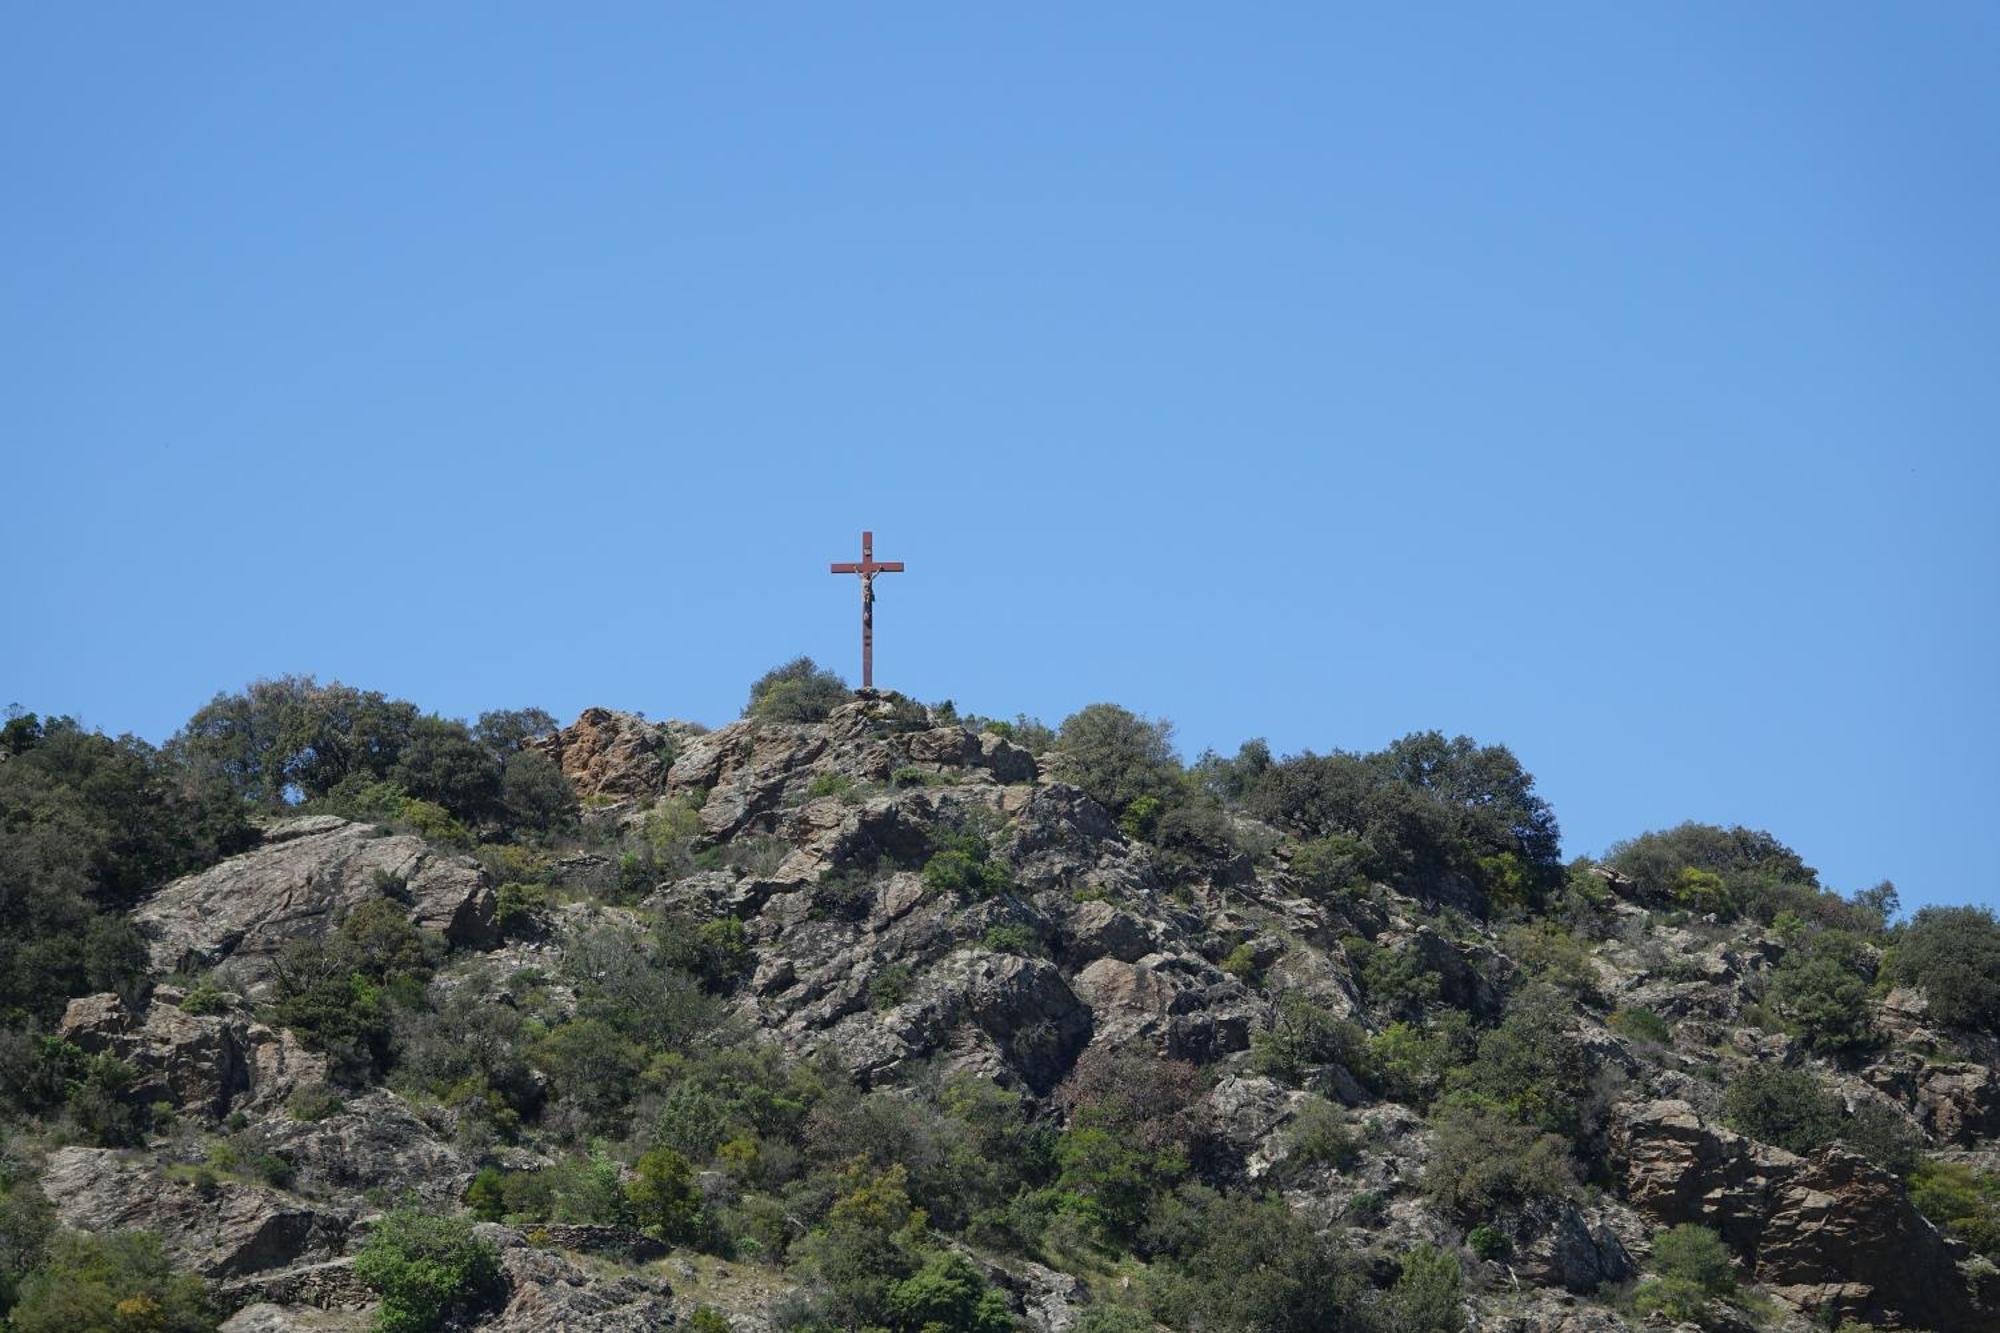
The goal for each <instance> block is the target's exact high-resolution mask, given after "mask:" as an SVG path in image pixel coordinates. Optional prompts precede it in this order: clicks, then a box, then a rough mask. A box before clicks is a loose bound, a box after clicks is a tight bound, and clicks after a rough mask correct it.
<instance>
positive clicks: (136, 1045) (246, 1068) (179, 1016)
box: [58, 987, 326, 1119]
mask: <svg viewBox="0 0 2000 1333" xmlns="http://www.w3.org/2000/svg"><path fill="white" fill-rule="evenodd" d="M179 996H180V992H178V991H175V990H173V989H171V988H169V987H161V988H160V989H159V990H157V991H155V992H154V994H153V998H152V1002H151V1003H150V1004H148V1005H146V1006H145V1007H144V1008H143V1009H142V1010H140V1011H139V1012H137V1013H134V1012H133V1011H132V1010H131V1009H129V1008H128V1007H127V1006H126V1005H125V1004H124V1002H123V1001H121V1000H120V999H119V998H118V997H117V996H116V995H111V994H104V995H86V996H82V997H80V998H78V999H75V1000H71V1001H70V1003H69V1008H68V1009H67V1010H66V1011H65V1012H64V1014H63V1018H62V1024H61V1026H60V1028H59V1029H58V1031H59V1033H60V1034H61V1035H62V1036H63V1037H64V1038H65V1039H66V1040H68V1041H70V1042H73V1043H74V1044H76V1045H77V1046H79V1047H81V1048H82V1049H84V1050H86V1051H90V1052H92V1053H93V1054H95V1053H100V1052H102V1053H105V1054H110V1055H114V1056H117V1057H118V1058H119V1059H121V1060H124V1061H126V1062H127V1063H129V1064H131V1065H133V1066H135V1067H137V1068H138V1070H139V1071H140V1082H139V1083H138V1085H137V1086H136V1087H134V1088H133V1090H132V1093H131V1096H132V1098H133V1100H135V1101H139V1102H148V1103H150V1102H157V1101H164V1102H167V1103H170V1104H171V1105H172V1106H173V1107H174V1109H175V1110H176V1111H179V1112H182V1113H183V1114H191V1115H198V1116H204V1117H208V1118H211V1119H213V1118H219V1117H221V1116H224V1115H227V1114H228V1113H229V1112H230V1111H232V1110H239V1109H240V1110H250V1109H256V1108H268V1107H273V1106H278V1105H282V1104H283V1103H284V1101H285V1099H287V1098H289V1097H290V1096H291V1095H292V1093H293V1092H294V1091H296V1090H297V1089H298V1088H299V1087H301V1086H302V1085H304V1084H307V1083H317V1082H320V1081H322V1080H323V1079H324V1078H325V1077H326V1059H325V1057H323V1056H321V1055H318V1054H316V1053H314V1052H312V1051H308V1050H306V1049H305V1048H304V1047H302V1046H300V1045H299V1043H298V1041H297V1039H296V1038H294V1037H293V1036H292V1035H291V1033H289V1032H283V1031H279V1030H276V1029H273V1028H269V1027H266V1026H265V1025H264V1024H262V1023H259V1022H256V1021H255V1020H253V1019H252V1018H250V1017H249V1016H248V1015H247V1014H245V1013H243V1012H241V1011H240V1010H233V1011H231V1012H228V1013H222V1014H203V1015H194V1014H187V1013H183V1012H181V1010H180V1009H179V1008H178V1007H176V1003H175V1002H176V1001H177V1000H178V998H179Z"/></svg>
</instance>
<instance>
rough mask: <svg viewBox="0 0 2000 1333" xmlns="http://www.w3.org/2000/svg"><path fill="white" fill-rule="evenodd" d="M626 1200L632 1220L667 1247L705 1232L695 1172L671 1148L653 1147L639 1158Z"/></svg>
mask: <svg viewBox="0 0 2000 1333" xmlns="http://www.w3.org/2000/svg"><path fill="white" fill-rule="evenodd" d="M625 1199H626V1202H628V1203H629V1204H630V1205H631V1207H632V1217H633V1220H634V1221H635V1222H637V1223H638V1225H639V1226H641V1227H643V1228H645V1229H646V1231H647V1232H649V1233H650V1234H652V1235H654V1236H657V1237H659V1238H660V1239H661V1240H663V1241H666V1242H667V1243H668V1244H670V1245H687V1244H692V1243H693V1242H695V1241H696V1240H697V1239H698V1238H699V1237H701V1235H702V1234H703V1233H704V1231H705V1230H706V1226H705V1221H704V1219H703V1217H702V1211H701V1191H700V1190H699V1189H698V1188H696V1186H695V1181H694V1169H693V1168H692V1167H690V1166H689V1165H688V1161H687V1158H685V1157H683V1156H681V1155H680V1154H679V1153H677V1152H675V1151H674V1150H673V1149H672V1148H655V1149H653V1150H652V1151H650V1152H648V1153H645V1154H644V1155H642V1156H641V1157H640V1158H639V1161H638V1164H637V1165H636V1166H635V1167H634V1168H633V1175H632V1179H631V1180H629V1181H627V1182H626V1184H625Z"/></svg>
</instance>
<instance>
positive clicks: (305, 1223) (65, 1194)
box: [40, 1148, 353, 1278]
mask: <svg viewBox="0 0 2000 1333" xmlns="http://www.w3.org/2000/svg"><path fill="white" fill-rule="evenodd" d="M40 1183H41V1188H42V1193H43V1194H45V1195H47V1196H48V1199H49V1202H50V1203H52V1204H54V1205H55V1212H56V1217H57V1219H58V1220H59V1221H61V1223H62V1224H63V1225H64V1226H66V1227H71V1228H73V1229H75V1230H77V1231H92V1232H104V1231H153V1232H157V1233H159V1236H160V1241H161V1244H162V1245H163V1246H164V1247H165V1249H166V1253H167V1257H168V1258H169V1259H171V1260H173V1262H174V1265H175V1266H176V1267H178V1268H185V1269H189V1270H191V1271H193V1272H196V1273H199V1274H201V1275H202V1276H204V1277H211V1278H230V1277H240V1276H243V1275H245V1274H249V1273H254V1272H257V1271H258V1270H260V1269H266V1268H283V1267H287V1266H289V1265H292V1264H296V1263H298V1262H300V1261H301V1260H304V1259H307V1258H316V1259H326V1258H331V1257H333V1256H334V1255H335V1254H337V1253H338V1252H339V1250H340V1249H341V1246H342V1244H343V1242H344V1241H345V1239H346V1236H347V1233H348V1229H349V1226H350V1225H351V1223H352V1221H353V1218H352V1215H351V1214H350V1213H349V1212H348V1211H346V1210H344V1209H338V1208H333V1207H330V1206H321V1205H317V1204H311V1203H308V1202H306V1201H305V1200H303V1199H299V1198H297V1197H295V1196H293V1195H290V1194H286V1193H284V1192H282V1191H279V1190H274V1189H267V1188H265V1187H263V1186H261V1185H250V1184H246V1183H243V1182H241V1181H236V1180H217V1181H213V1182H206V1181H196V1180H181V1179H176V1178H174V1177H171V1176H168V1175H166V1174H165V1173H163V1172H161V1171H159V1170H158V1169H156V1168H154V1167H152V1166H150V1165H148V1164H146V1163H143V1162H139V1161H133V1160H130V1159H128V1158H126V1157H125V1156H123V1155H122V1154H120V1153H118V1152H115V1151H113V1150H111V1149H108V1148H59V1149H57V1150H56V1151H55V1152H54V1153H51V1154H50V1155H49V1159H48V1164H47V1166H46V1168H45V1169H44V1170H43V1172H42V1176H41V1182H40Z"/></svg>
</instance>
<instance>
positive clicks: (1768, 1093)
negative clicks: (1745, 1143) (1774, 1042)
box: [1722, 1064, 1841, 1153]
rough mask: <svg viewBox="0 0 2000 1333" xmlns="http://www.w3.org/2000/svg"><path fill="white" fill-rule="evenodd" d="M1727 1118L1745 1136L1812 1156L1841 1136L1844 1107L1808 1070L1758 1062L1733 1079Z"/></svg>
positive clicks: (1727, 1097) (1724, 1097) (1724, 1106)
mask: <svg viewBox="0 0 2000 1333" xmlns="http://www.w3.org/2000/svg"><path fill="white" fill-rule="evenodd" d="M1722 1119H1723V1122H1724V1123H1725V1124H1727V1125H1728V1126H1729V1127H1730V1128H1731V1129H1733V1130H1735V1131H1737V1132H1738V1133H1740V1134H1748V1135H1749V1136H1750V1137H1751V1138H1753V1139H1760V1140H1762V1141H1763V1142H1765V1143H1770V1144H1775V1145H1776V1146H1778V1147H1780V1148H1783V1149H1785V1150H1786V1151H1787V1152H1795V1153H1809V1152H1812V1151H1813V1150H1814V1149H1817V1148H1822V1147H1824V1146H1826V1145H1827V1144H1829V1143H1831V1142H1833V1140H1834V1139H1835V1138H1836V1137H1838V1136H1839V1133H1840V1124H1841V1105H1840V1099H1839V1098H1838V1097H1836V1096H1834V1095H1833V1094H1832V1093H1830V1092H1828V1091H1826V1090H1825V1089H1823V1088H1822V1087H1820V1084H1819V1080H1818V1079H1816V1078H1814V1077H1813V1076H1812V1075H1811V1074H1809V1073H1806V1072H1805V1071H1804V1070H1801V1069H1780V1068H1777V1067H1775V1066H1772V1065H1761V1064H1753V1065H1749V1066H1746V1067H1745V1068H1744V1069H1742V1070H1741V1071H1739V1072H1738V1073H1737V1074H1736V1076H1735V1077H1734V1078H1732V1079H1730V1081H1729V1086H1728V1088H1727V1089H1726V1090H1724V1092H1723V1094H1722Z"/></svg>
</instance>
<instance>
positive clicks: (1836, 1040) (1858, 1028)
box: [1767, 930, 1877, 1052]
mask: <svg viewBox="0 0 2000 1333" xmlns="http://www.w3.org/2000/svg"><path fill="white" fill-rule="evenodd" d="M1859 957H1860V941H1858V940H1856V939H1855V938H1854V937H1853V936H1851V935H1847V934H1844V933H1842V932H1840V931H1830V930H1829V931H1820V932H1817V933H1814V934H1810V935H1804V936H1802V937H1801V938H1800V939H1799V941H1798V943H1796V944H1795V945H1793V947H1792V948H1791V949H1789V950H1787V951H1786V953H1785V957H1784V959H1783V960H1782V961H1781V962H1779V964H1778V966H1777V969H1776V971H1775V972H1774V973H1773V975H1772V977H1771V987H1770V991H1769V994H1768V997H1767V998H1768V1000H1769V1003H1770V1006H1771V1009H1772V1011H1773V1012H1774V1013H1775V1014H1776V1015H1777V1016H1778V1018H1779V1020H1780V1021H1781V1022H1782V1023H1783V1024H1784V1025H1785V1030H1786V1031H1787V1032H1790V1033H1791V1034H1793V1035H1794V1036H1796V1037H1798V1038H1799V1039H1800V1041H1801V1042H1802V1043H1804V1044H1805V1046H1806V1047H1807V1048H1808V1049H1810V1050H1814V1051H1821V1052H1842V1051H1853V1050H1859V1049H1861V1048H1862V1047H1865V1046H1869V1045H1872V1044H1874V1042H1875V1041H1876V1040H1877V1035H1876V1032H1875V1024H1874V1020H1873V1018H1872V1016H1871V1010H1870V1005H1869V1000H1868V980H1867V978H1866V977H1865V976H1863V975H1862V973H1861V971H1860V966H1859Z"/></svg>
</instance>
